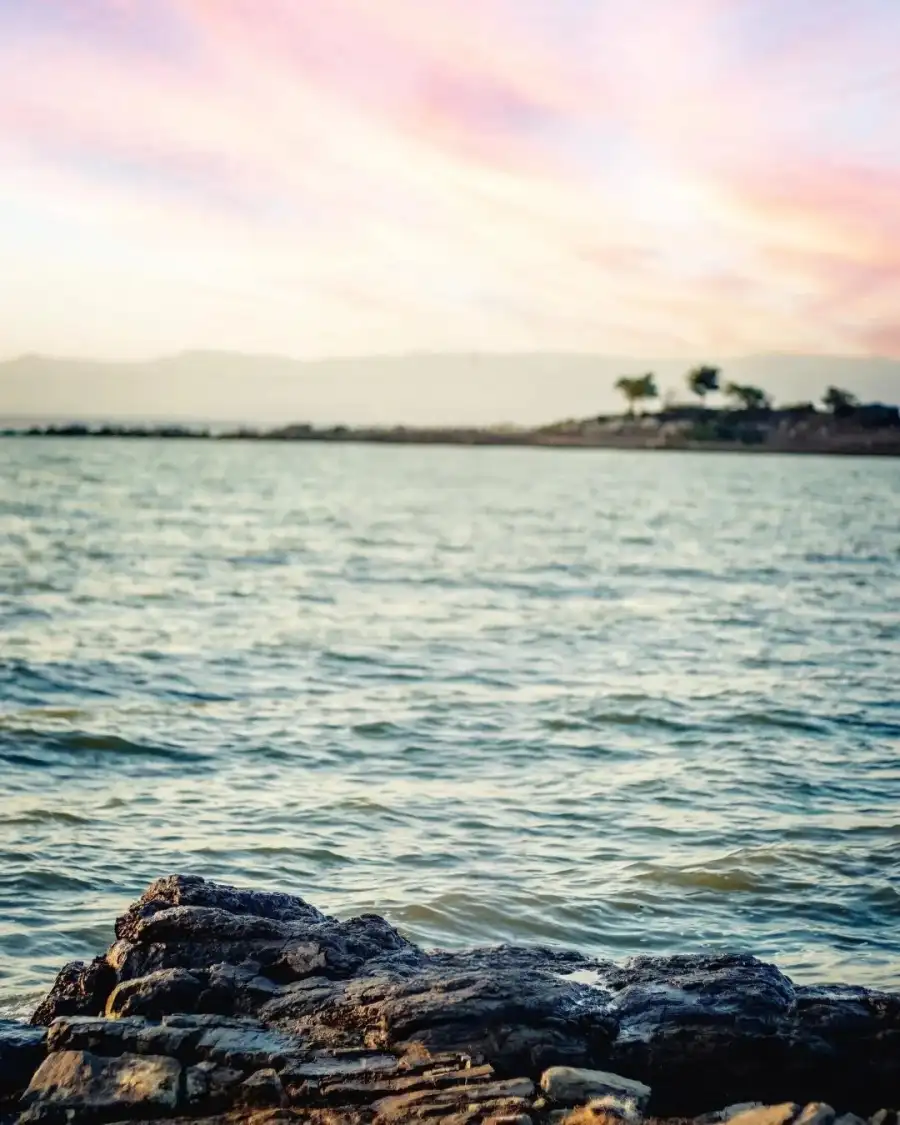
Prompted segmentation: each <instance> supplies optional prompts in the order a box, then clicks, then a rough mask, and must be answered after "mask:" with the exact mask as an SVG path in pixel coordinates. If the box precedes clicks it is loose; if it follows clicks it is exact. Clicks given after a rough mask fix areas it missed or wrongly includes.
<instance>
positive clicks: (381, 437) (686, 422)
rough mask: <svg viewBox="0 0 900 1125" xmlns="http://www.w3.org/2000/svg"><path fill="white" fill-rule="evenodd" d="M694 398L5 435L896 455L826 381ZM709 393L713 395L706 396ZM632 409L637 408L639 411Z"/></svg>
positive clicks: (70, 426) (883, 414)
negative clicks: (793, 398) (805, 397)
mask: <svg viewBox="0 0 900 1125" xmlns="http://www.w3.org/2000/svg"><path fill="white" fill-rule="evenodd" d="M685 378H686V385H687V389H688V391H689V392H690V393H691V395H692V397H693V400H694V401H688V402H678V401H675V400H674V398H673V397H672V395H671V393H670V394H669V395H668V396H667V397H666V399H665V400H664V401H663V403H662V405H661V406H660V408H659V409H657V410H647V409H644V407H645V404H647V403H649V402H652V401H654V400H656V399H658V398H659V397H660V396H659V391H658V388H657V381H656V377H655V375H654V374H653V373H652V372H647V373H645V374H641V375H622V376H620V377H619V378H618V379H617V380H616V382H615V387H616V390H617V391H618V392H619V393H620V394H621V395H622V397H623V398H624V400H625V404H626V410H625V412H624V413H621V414H600V415H597V416H594V417H587V418H570V419H565V420H563V421H558V422H553V423H550V424H548V425H543V426H513V425H503V426H402V425H397V426H344V425H337V426H315V425H313V424H311V423H306V422H302V423H301V422H297V423H292V424H289V425H285V426H275V427H270V428H260V427H240V428H236V429H223V430H219V431H215V430H213V429H210V428H209V427H196V426H187V425H176V424H163V425H138V424H130V423H109V422H107V423H103V424H90V423H86V422H80V421H79V422H68V423H62V424H61V423H55V424H33V425H26V426H22V425H19V426H11V427H7V428H5V429H2V430H0V433H2V434H3V435H4V436H27V437H40V438H51V437H79V438H81V437H91V438H135V439H138V438H172V439H176V438H177V439H194V440H197V439H201V440H210V441H307V442H368V443H380V444H392V445H469V446H473V445H479V446H483V445H507V446H548V447H554V448H595V449H647V450H659V449H682V450H707V451H737V450H745V451H755V452H773V453H820V454H821V453H833V454H845V455H873V454H874V455H884V456H900V408H898V407H897V406H893V405H887V404H885V403H880V402H874V403H864V402H860V401H859V399H858V398H857V397H856V396H855V395H854V394H853V393H852V392H851V391H848V390H845V389H843V388H840V387H835V386H831V387H828V388H827V389H826V390H825V391H824V393H823V394H822V398H821V401H820V403H819V404H818V405H817V404H816V403H814V402H811V401H808V402H797V403H791V404H788V405H784V406H777V407H776V406H775V405H774V404H773V402H772V399H771V397H770V396H769V394H768V393H767V392H766V391H765V390H764V389H763V388H761V387H757V386H753V385H750V384H744V383H736V382H731V381H724V380H723V379H722V373H721V371H720V369H719V368H717V367H713V366H709V365H700V366H697V367H693V368H691V370H689V371H688V372H687V375H686V377H685ZM713 396H717V397H718V399H719V400H720V401H718V402H713V401H711V399H712V398H713ZM638 407H641V410H640V411H639V410H638Z"/></svg>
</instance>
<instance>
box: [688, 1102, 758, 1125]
mask: <svg viewBox="0 0 900 1125" xmlns="http://www.w3.org/2000/svg"><path fill="white" fill-rule="evenodd" d="M761 1106H762V1102H737V1103H736V1104H735V1105H728V1106H725V1108H724V1109H714V1110H713V1111H712V1112H711V1113H702V1114H700V1116H699V1117H695V1118H694V1125H722V1123H723V1122H725V1121H731V1119H732V1117H737V1115H738V1114H739V1113H745V1112H746V1111H747V1110H748V1109H759V1108H760V1107H761Z"/></svg>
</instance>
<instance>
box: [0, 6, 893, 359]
mask: <svg viewBox="0 0 900 1125" xmlns="http://www.w3.org/2000/svg"><path fill="white" fill-rule="evenodd" d="M860 9H861V13H860V14H859V15H858V17H857V16H854V15H853V14H852V13H850V10H849V8H848V7H847V6H846V5H845V4H838V3H835V2H824V3H823V2H821V0H820V2H819V3H817V4H815V5H814V4H813V3H812V0H797V2H796V4H792V5H791V6H790V10H789V11H786V10H785V8H784V5H782V4H776V3H775V2H774V0H753V3H751V2H750V0H684V2H683V3H680V4H678V5H673V4H671V3H668V2H665V3H664V2H663V0H648V2H647V3H646V4H644V5H641V6H640V7H639V8H637V7H634V6H633V5H631V4H630V3H629V4H626V3H625V0H604V2H602V3H596V2H594V0H590V2H589V0H558V2H555V3H552V4H551V3H550V0H516V2H515V3H514V2H513V0H478V2H476V0H453V2H451V0H434V3H431V4H428V5H423V4H421V3H419V2H418V0H381V2H380V3H378V4H372V3H370V2H368V0H333V2H332V3H329V4H328V5H322V4H319V3H318V2H315V3H314V2H313V0H268V2H267V3H266V5H265V13H264V17H263V14H262V12H261V7H260V5H259V4H257V3H255V2H251V0H229V2H228V3H221V2H220V0H154V2H153V3H151V2H150V0H86V2H85V3H84V4H81V5H77V6H73V5H70V4H64V3H63V2H62V0H45V2H43V3H42V4H40V5H37V4H36V5H28V6H24V5H6V6H0V137H2V140H0V158H2V160H3V162H4V167H5V168H6V170H7V173H6V175H5V176H4V178H3V180H2V181H0V200H2V203H3V211H2V214H0V239H2V240H3V247H4V258H5V260H6V262H7V263H8V265H9V268H10V271H11V273H12V274H14V275H15V276H16V277H18V278H19V279H20V284H19V285H18V286H17V287H16V289H15V291H14V292H13V293H12V294H10V296H9V298H8V299H5V300H4V311H3V315H4V316H5V321H4V324H3V328H4V332H5V333H6V338H7V340H8V341H9V343H8V346H9V347H11V348H12V349H16V348H19V349H21V350H62V351H72V350H73V349H74V350H92V351H97V352H100V353H104V354H109V353H120V354H145V353H147V352H159V351H164V350H169V349H175V348H179V347H201V346H207V347H210V346H219V345H224V344H227V345H230V346H240V347H243V348H246V349H250V350H263V351H270V350H276V349H280V350H286V351H290V352H293V353H297V354H307V355H308V354H323V353H328V352H356V353H359V352H363V353H364V352H369V351H383V350H407V349H409V348H422V347H425V348H435V349H436V348H462V349H466V350H469V349H472V348H496V349H509V348H513V349H526V348H544V349H551V348H571V349H573V350H588V349H594V348H597V349H602V350H605V351H620V352H622V351H629V350H631V351H640V352H644V353H646V352H647V351H687V350H700V351H702V350H704V349H708V350H709V351H710V353H713V352H714V353H716V354H722V353H728V352H737V351H741V350H745V349H747V350H753V351H761V350H767V349H771V350H799V349H811V350H816V349H830V348H834V349H836V350H842V351H872V350H878V349H879V348H882V347H883V348H884V349H885V350H887V351H888V352H889V354H900V351H898V348H897V337H896V333H894V332H892V330H891V329H890V318H891V315H892V310H894V309H896V307H897V300H898V296H900V256H898V254H897V252H896V250H895V249H894V247H896V246H897V245H900V240H898V236H900V211H898V208H897V206H896V199H897V198H898V194H897V192H898V188H900V153H898V151H897V149H896V144H895V142H894V140H893V134H894V121H895V120H896V119H897V116H898V115H900V79H898V76H897V72H896V68H895V67H894V65H893V63H892V61H891V57H890V50H889V44H890V43H892V42H893V43H896V42H897V37H898V35H900V9H898V8H897V7H896V5H895V4H894V3H892V0H860ZM863 17H864V18H863ZM23 231H26V232H30V234H29V235H28V236H25V235H23V234H22V232H23ZM79 290H80V291H81V292H79ZM37 294H40V295H41V299H38V298H37V296H36V295H37ZM84 294H90V295H91V297H90V301H86V298H85V296H84ZM126 294H130V296H127V297H126ZM48 297H49V299H48ZM67 302H68V303H69V304H68V308H65V307H64V306H65V305H66V303H67ZM73 308H74V309H81V310H82V313H83V316H82V320H81V321H78V319H77V317H75V316H74V315H73V311H72V310H73ZM100 308H102V309H104V310H105V315H103V316H100V315H98V314H97V312H96V310H97V309H100ZM92 310H94V311H92ZM73 324H77V330H76V328H73Z"/></svg>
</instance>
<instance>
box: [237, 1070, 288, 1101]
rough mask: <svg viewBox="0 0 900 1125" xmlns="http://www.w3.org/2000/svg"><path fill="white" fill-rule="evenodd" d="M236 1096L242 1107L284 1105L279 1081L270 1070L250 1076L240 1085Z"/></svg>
mask: <svg viewBox="0 0 900 1125" xmlns="http://www.w3.org/2000/svg"><path fill="white" fill-rule="evenodd" d="M237 1096H238V1100H239V1101H240V1103H241V1104H242V1105H246V1106H252V1107H255V1108H263V1107H265V1106H275V1105H284V1104H285V1096H284V1087H283V1086H282V1085H281V1079H280V1078H279V1077H278V1075H277V1074H276V1072H275V1071H274V1070H272V1069H271V1068H269V1069H267V1070H257V1071H256V1072H255V1073H254V1074H251V1075H250V1077H249V1078H247V1079H245V1080H244V1081H243V1082H242V1083H241V1087H240V1090H238V1093H237Z"/></svg>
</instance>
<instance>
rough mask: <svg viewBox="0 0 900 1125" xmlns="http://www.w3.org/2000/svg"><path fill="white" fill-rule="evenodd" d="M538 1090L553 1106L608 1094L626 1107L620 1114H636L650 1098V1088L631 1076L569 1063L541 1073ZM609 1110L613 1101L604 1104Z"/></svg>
mask: <svg viewBox="0 0 900 1125" xmlns="http://www.w3.org/2000/svg"><path fill="white" fill-rule="evenodd" d="M541 1089H542V1090H543V1091H544V1093H545V1094H546V1095H547V1097H548V1098H549V1099H550V1100H551V1101H553V1102H555V1103H556V1104H557V1105H571V1106H575V1105H580V1104H581V1103H582V1102H587V1101H591V1100H592V1099H595V1098H601V1097H604V1096H605V1095H612V1096H613V1097H614V1098H616V1099H619V1100H620V1101H621V1102H623V1103H625V1105H626V1106H627V1107H628V1108H627V1109H626V1110H625V1113H624V1116H632V1117H636V1116H639V1115H640V1114H642V1113H643V1112H644V1110H645V1109H646V1108H647V1103H648V1102H649V1101H650V1087H649V1086H645V1085H644V1084H643V1082H637V1081H635V1080H634V1079H633V1078H623V1077H622V1076H621V1075H619V1074H611V1073H609V1071H605V1070H585V1069H583V1068H578V1067H572V1066H552V1067H550V1069H549V1070H545V1071H544V1073H543V1075H542V1076H541ZM607 1108H610V1109H612V1108H613V1103H609V1105H608V1107H607Z"/></svg>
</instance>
